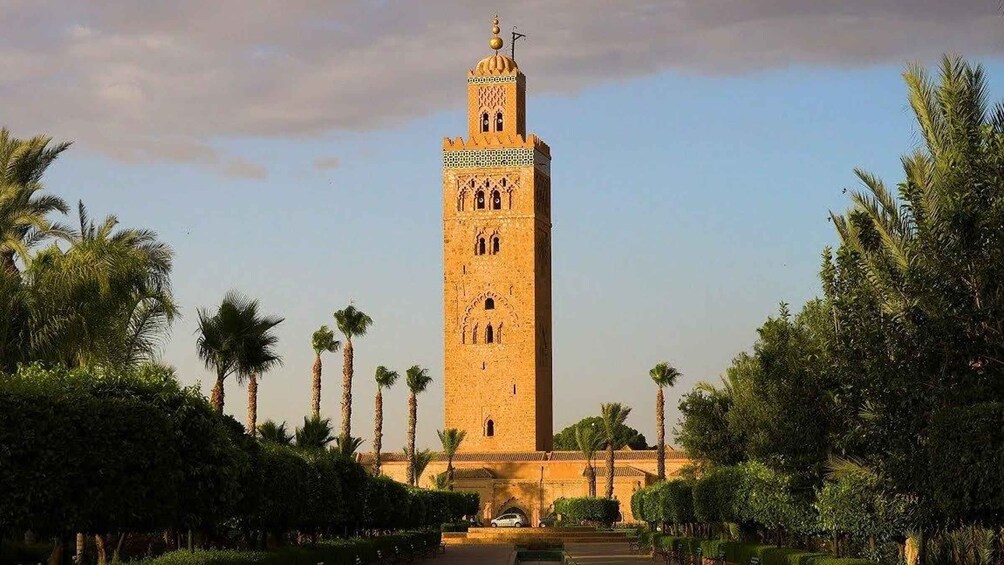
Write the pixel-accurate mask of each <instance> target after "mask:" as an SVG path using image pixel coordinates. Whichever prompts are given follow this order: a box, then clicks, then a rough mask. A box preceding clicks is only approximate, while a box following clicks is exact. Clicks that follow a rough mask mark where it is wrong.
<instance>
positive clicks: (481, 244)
mask: <svg viewBox="0 0 1004 565" xmlns="http://www.w3.org/2000/svg"><path fill="white" fill-rule="evenodd" d="M474 254H475V255H484V254H485V238H483V237H479V238H478V245H477V248H475V249H474Z"/></svg>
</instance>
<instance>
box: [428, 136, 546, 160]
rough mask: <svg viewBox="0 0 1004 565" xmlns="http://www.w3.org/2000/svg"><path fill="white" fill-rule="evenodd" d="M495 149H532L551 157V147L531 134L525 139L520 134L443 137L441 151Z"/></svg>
mask: <svg viewBox="0 0 1004 565" xmlns="http://www.w3.org/2000/svg"><path fill="white" fill-rule="evenodd" d="M497 147H512V148H526V149H534V150H536V151H538V152H540V153H541V154H543V155H544V156H546V157H548V158H550V157H551V147H550V146H549V145H548V144H547V143H544V140H542V139H540V138H539V137H537V135H536V134H533V133H531V134H530V135H528V136H526V137H525V138H524V137H523V136H522V135H520V134H518V133H517V134H505V133H498V134H487V135H476V136H472V137H469V138H463V137H454V138H449V137H444V138H443V151H462V150H465V149H468V150H470V149H491V148H497Z"/></svg>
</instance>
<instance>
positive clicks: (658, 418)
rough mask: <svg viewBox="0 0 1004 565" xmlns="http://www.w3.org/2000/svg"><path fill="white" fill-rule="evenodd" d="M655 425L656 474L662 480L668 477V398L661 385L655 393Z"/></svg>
mask: <svg viewBox="0 0 1004 565" xmlns="http://www.w3.org/2000/svg"><path fill="white" fill-rule="evenodd" d="M655 427H656V446H655V456H656V458H657V459H658V461H657V462H656V475H658V477H659V480H660V481H662V480H665V479H666V400H665V398H664V397H663V395H662V387H659V392H658V393H657V394H656V395H655Z"/></svg>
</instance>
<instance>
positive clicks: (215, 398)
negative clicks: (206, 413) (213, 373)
mask: <svg viewBox="0 0 1004 565" xmlns="http://www.w3.org/2000/svg"><path fill="white" fill-rule="evenodd" d="M210 402H211V403H212V405H213V408H214V409H216V412H217V413H219V414H222V413H223V379H221V378H218V377H217V379H216V385H215V386H214V387H213V395H212V397H211V398H210Z"/></svg>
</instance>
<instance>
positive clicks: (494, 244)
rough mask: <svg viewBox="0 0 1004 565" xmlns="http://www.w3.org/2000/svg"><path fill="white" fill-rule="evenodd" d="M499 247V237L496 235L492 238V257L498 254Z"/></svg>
mask: <svg viewBox="0 0 1004 565" xmlns="http://www.w3.org/2000/svg"><path fill="white" fill-rule="evenodd" d="M499 247H500V245H499V236H497V235H496V236H494V237H492V255H495V254H496V253H498V252H499Z"/></svg>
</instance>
